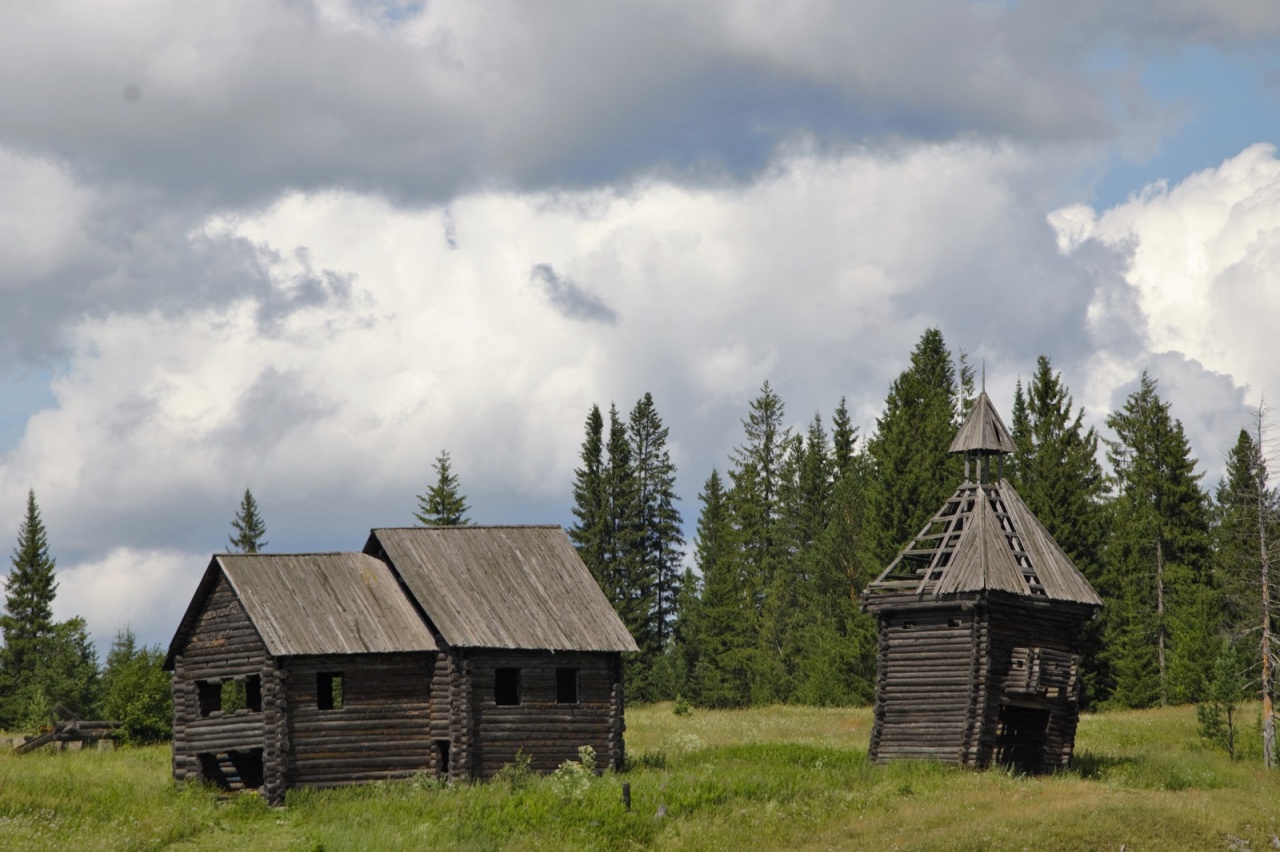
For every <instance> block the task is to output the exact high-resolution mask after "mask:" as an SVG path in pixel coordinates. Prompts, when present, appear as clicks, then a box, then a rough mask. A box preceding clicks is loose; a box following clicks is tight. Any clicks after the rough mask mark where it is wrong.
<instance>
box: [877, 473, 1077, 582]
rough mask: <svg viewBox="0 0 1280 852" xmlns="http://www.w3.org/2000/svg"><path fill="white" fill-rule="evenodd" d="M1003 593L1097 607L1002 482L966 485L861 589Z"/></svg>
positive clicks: (1074, 571)
mask: <svg viewBox="0 0 1280 852" xmlns="http://www.w3.org/2000/svg"><path fill="white" fill-rule="evenodd" d="M997 590H998V591H1003V592H1009V593H1012V594H1015V595H1023V596H1026V597H1032V598H1040V599H1047V600H1060V601H1071V602H1074V603H1080V604H1088V605H1093V606H1101V605H1102V598H1101V597H1099V596H1098V593H1097V592H1096V591H1094V589H1093V587H1092V586H1091V585H1089V581H1088V580H1086V579H1085V577H1084V575H1083V574H1081V573H1080V570H1079V569H1078V568H1076V566H1075V565H1074V564H1073V563H1072V562H1071V559H1070V558H1068V556H1067V554H1066V553H1065V552H1064V551H1063V550H1062V548H1061V547H1059V546H1058V543H1057V542H1056V541H1054V540H1053V537H1052V536H1051V535H1049V532H1048V531H1047V530H1046V529H1045V528H1044V526H1043V525H1042V524H1041V523H1040V521H1039V520H1037V519H1036V517H1035V515H1033V514H1032V513H1031V510H1030V509H1028V508H1027V505H1026V504H1025V503H1024V502H1022V498H1021V497H1020V496H1018V492H1017V491H1015V490H1014V488H1013V486H1012V485H1010V484H1009V483H1008V482H1007V481H1005V480H1000V481H999V482H995V483H986V484H977V483H973V482H966V483H965V484H964V485H962V486H960V488H959V489H958V490H957V491H956V493H955V494H954V495H952V497H951V498H950V499H949V500H947V502H946V503H945V504H944V505H943V507H942V509H941V510H939V512H938V513H937V514H936V515H934V516H933V518H932V519H931V520H930V521H929V523H928V524H927V525H925V528H924V529H923V530H921V531H920V534H919V535H917V536H916V537H915V539H914V540H913V541H912V542H911V544H910V545H908V546H907V547H906V549H904V550H903V551H902V552H901V553H900V554H898V556H897V558H896V559H894V560H893V562H891V563H890V564H889V567H888V568H886V569H885V570H884V572H883V573H882V574H881V575H880V576H879V577H878V578H876V580H875V582H873V583H870V584H869V585H868V586H867V590H866V593H865V597H866V599H867V600H868V601H870V600H873V599H874V598H875V596H876V595H878V594H885V593H896V594H914V595H916V596H917V597H920V598H942V597H943V596H947V595H956V594H962V593H968V592H984V591H997Z"/></svg>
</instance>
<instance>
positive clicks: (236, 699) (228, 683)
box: [219, 680, 245, 716]
mask: <svg viewBox="0 0 1280 852" xmlns="http://www.w3.org/2000/svg"><path fill="white" fill-rule="evenodd" d="M219 692H220V693H221V695H222V712H223V713H225V714H226V715H228V716H230V715H231V714H232V713H234V712H236V711H237V710H243V709H244V708H245V701H244V681H240V680H224V681H223V682H222V686H221V688H220V689H219Z"/></svg>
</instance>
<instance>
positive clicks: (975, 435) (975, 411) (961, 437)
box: [947, 390, 1017, 455]
mask: <svg viewBox="0 0 1280 852" xmlns="http://www.w3.org/2000/svg"><path fill="white" fill-rule="evenodd" d="M1016 449H1017V448H1016V447H1015V446H1014V444H1013V437H1012V436H1010V434H1009V430H1008V429H1006V428H1005V426H1004V421H1003V420H1001V419H1000V415H999V414H998V413H997V412H996V407H995V406H994V405H992V403H991V397H989V396H987V392H986V391H985V390H984V391H982V392H981V393H979V394H978V398H977V399H975V400H974V401H973V408H971V409H969V416H968V417H966V418H965V419H964V423H962V424H961V425H960V430H959V431H958V432H956V436H955V438H954V439H952V441H951V447H950V448H949V449H948V450H947V452H951V453H980V454H987V455H990V454H994V453H1012V452H1015V451H1016Z"/></svg>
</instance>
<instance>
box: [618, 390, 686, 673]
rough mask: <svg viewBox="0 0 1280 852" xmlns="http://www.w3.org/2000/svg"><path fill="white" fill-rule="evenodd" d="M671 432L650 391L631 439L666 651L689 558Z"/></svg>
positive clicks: (644, 567) (643, 567)
mask: <svg viewBox="0 0 1280 852" xmlns="http://www.w3.org/2000/svg"><path fill="white" fill-rule="evenodd" d="M667 434H668V429H667V427H665V426H663V425H662V419H661V418H660V417H659V416H658V412H657V409H656V408H655V406H654V404H653V396H652V395H651V394H648V393H646V394H645V395H644V396H643V397H642V398H641V399H640V400H639V401H638V402H637V403H636V405H635V408H633V409H632V410H631V422H630V432H629V437H630V441H631V463H632V467H633V470H634V473H635V492H636V510H637V513H638V517H637V524H638V527H639V529H638V530H637V534H638V537H639V540H638V542H637V546H638V549H639V551H638V554H637V562H638V563H639V570H640V575H641V577H642V578H645V579H648V578H650V577H651V578H652V582H653V614H652V629H653V632H654V641H655V643H656V644H657V647H658V648H659V649H665V648H666V646H667V644H668V642H669V641H670V639H671V632H672V628H673V622H674V618H675V606H676V598H677V597H678V595H679V592H680V579H681V577H680V573H681V568H680V564H681V561H682V560H683V558H684V551H683V546H684V535H683V534H682V533H681V531H680V524H681V518H680V512H679V510H678V509H676V507H675V501H676V499H677V498H676V494H675V474H676V467H675V465H674V464H673V463H672V462H671V453H670V451H668V449H667ZM666 697H674V696H666Z"/></svg>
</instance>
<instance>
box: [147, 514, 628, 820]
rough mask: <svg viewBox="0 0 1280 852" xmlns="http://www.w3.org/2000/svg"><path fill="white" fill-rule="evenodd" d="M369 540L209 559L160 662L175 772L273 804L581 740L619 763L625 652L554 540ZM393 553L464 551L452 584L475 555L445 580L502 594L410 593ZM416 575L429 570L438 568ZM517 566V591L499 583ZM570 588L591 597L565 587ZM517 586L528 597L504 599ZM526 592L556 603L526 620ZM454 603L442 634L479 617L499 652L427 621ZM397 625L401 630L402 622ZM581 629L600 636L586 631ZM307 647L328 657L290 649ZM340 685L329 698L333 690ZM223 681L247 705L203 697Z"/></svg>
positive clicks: (605, 611)
mask: <svg viewBox="0 0 1280 852" xmlns="http://www.w3.org/2000/svg"><path fill="white" fill-rule="evenodd" d="M375 532H377V533H382V532H385V533H386V535H383V536H382V537H381V538H379V537H378V535H375V536H372V537H371V539H370V543H371V545H376V546H373V547H372V548H371V549H370V552H368V553H365V554H313V555H304V556H263V557H248V556H246V557H239V556H235V557H231V556H219V557H215V558H214V560H213V561H212V563H211V564H210V568H209V570H208V571H207V572H206V574H205V576H204V578H203V579H202V580H201V584H200V586H199V588H198V589H197V592H196V595H195V597H194V598H193V600H192V604H191V606H190V607H188V610H187V613H186V614H185V615H184V617H183V621H182V623H181V625H180V626H179V630H178V632H177V634H176V635H175V639H174V642H173V643H172V645H171V647H170V653H169V657H168V659H167V660H166V664H167V665H168V666H169V667H170V668H171V669H172V671H173V680H172V688H173V706H174V739H173V775H174V777H175V778H176V779H179V780H183V779H204V780H210V781H214V782H216V783H218V784H221V785H222V786H224V787H226V788H228V789H239V788H242V787H244V786H251V785H258V784H260V785H261V786H262V788H263V791H264V793H265V794H266V795H267V797H268V799H269V801H271V802H272V803H275V804H279V803H282V802H283V801H284V797H285V794H286V791H287V790H288V789H289V788H290V787H294V786H300V785H302V786H313V787H327V786H337V785H341V784H347V783H355V782H360V781H370V780H377V779H385V778H399V777H406V776H410V775H413V774H415V773H419V772H430V773H434V774H436V775H437V776H439V777H445V778H450V779H460V780H467V779H472V778H486V777H489V776H491V775H493V774H494V773H495V772H497V771H498V770H499V769H501V768H502V766H503V765H505V764H507V763H510V762H512V761H514V760H516V759H517V756H518V755H519V754H521V753H523V754H525V755H528V757H529V758H530V762H531V766H532V768H533V769H535V770H537V771H550V770H553V769H555V768H556V767H557V766H559V765H560V764H562V763H564V762H565V761H567V760H577V759H578V757H579V748H580V747H582V746H590V747H591V748H592V749H594V750H595V752H596V761H597V766H598V767H599V768H600V769H604V768H610V767H612V768H621V767H622V765H623V762H624V759H625V748H624V742H623V733H624V731H625V729H626V724H625V720H624V716H623V712H624V711H623V694H622V657H621V653H620V651H621V650H623V649H624V648H623V646H626V647H625V649H633V648H634V643H633V642H632V641H631V640H630V637H628V636H626V635H625V629H623V628H621V622H620V621H619V620H618V619H617V616H616V614H615V613H614V612H613V611H612V608H611V607H608V605H607V604H605V605H604V607H603V608H601V607H598V606H596V605H595V604H596V603H598V601H595V597H594V596H595V595H598V594H599V590H598V588H597V587H596V586H595V585H594V581H592V580H591V578H590V575H589V573H587V572H586V571H585V568H584V567H583V566H582V564H581V560H579V559H578V558H577V555H576V553H575V552H574V551H573V549H572V546H571V545H569V544H568V542H567V539H566V538H565V535H564V532H563V531H562V530H559V529H554V531H553V528H496V529H488V530H487V531H486V530H480V531H479V535H478V537H476V533H477V531H476V530H474V529H472V530H468V531H464V532H462V533H460V535H458V536H444V537H443V538H439V537H437V536H435V535H434V534H431V535H430V536H429V538H430V544H429V545H427V546H419V545H420V544H421V542H418V539H419V538H421V537H422V536H421V534H425V533H426V532H427V531H404V530H393V531H375ZM383 539H385V540H386V543H389V544H390V545H392V546H391V547H390V548H389V550H390V551H391V553H388V549H383V548H382V542H383ZM397 542H398V543H399V544H397ZM405 542H408V543H409V546H402V545H405ZM513 547H514V548H515V550H514V551H513V550H512V548H513ZM397 548H399V551H397ZM441 548H443V550H442V549H441ZM401 551H402V552H401ZM397 552H398V553H399V555H398V557H397V558H399V559H401V560H402V561H403V560H407V561H409V562H413V561H414V560H418V561H419V563H421V560H424V559H429V560H436V559H454V560H456V559H458V558H460V555H461V557H463V562H462V563H454V564H453V567H452V568H450V569H449V570H453V569H455V568H456V569H458V570H463V571H464V573H465V569H466V564H465V563H466V560H467V559H473V560H478V562H476V573H475V574H474V576H471V577H470V578H468V577H465V576H463V575H456V576H453V577H452V578H451V579H450V580H448V583H454V584H455V585H456V584H459V583H460V584H461V585H462V586H466V585H467V584H468V583H471V582H474V583H477V584H479V585H484V584H486V583H489V584H492V583H497V586H494V587H492V588H490V591H491V592H492V591H494V589H496V588H503V589H505V590H506V593H507V597H508V598H510V600H508V601H507V603H506V604H505V605H504V606H501V607H498V608H497V609H496V610H494V611H491V612H488V613H487V614H486V613H484V612H483V608H477V606H476V605H477V604H478V603H485V602H488V604H492V603H493V602H492V601H491V600H489V598H488V597H486V594H472V593H473V592H475V589H472V590H471V591H469V592H466V594H471V595H472V597H471V598H469V599H467V598H466V594H463V596H462V597H458V595H459V594H461V593H460V592H459V588H454V587H450V588H449V594H451V595H454V597H452V598H449V599H448V600H444V599H443V598H442V597H436V598H432V599H430V600H423V599H422V598H421V597H415V596H414V594H413V590H412V589H411V586H412V583H407V582H403V579H402V574H401V573H400V572H399V569H397V568H396V567H395V566H394V565H392V564H390V563H388V562H387V561H385V560H389V559H391V558H393V557H396V554H397ZM493 560H499V562H501V560H509V561H510V564H498V563H495V562H493ZM411 567H413V568H414V570H417V571H419V572H420V570H429V571H435V570H437V569H438V568H439V566H438V565H437V564H436V563H435V562H432V563H431V564H429V565H423V564H416V565H414V566H411ZM312 569H314V572H313V574H312V575H308V574H307V572H308V571H310V570H312ZM522 571H523V572H526V576H525V577H524V579H523V580H519V581H518V582H517V581H516V580H513V579H512V578H513V577H514V576H515V575H516V574H519V573H520V572H522ZM512 572H515V574H513V573H512ZM530 572H531V573H530ZM409 573H413V572H412V571H410V572H409ZM384 575H385V576H384ZM388 578H394V579H395V583H396V584H395V585H394V586H392V585H390V584H389V583H388V582H387V579H388ZM311 581H314V585H311V584H310V583H311ZM581 582H585V583H587V584H588V585H589V586H590V588H589V589H584V588H577V587H576V586H575V584H579V583H581ZM448 583H446V586H448ZM521 584H523V586H521ZM566 584H567V585H566ZM519 588H523V589H524V592H522V593H520V594H516V592H517V591H519ZM419 591H421V590H419ZM534 591H537V593H538V594H547V593H554V595H555V596H556V599H555V600H552V599H547V600H544V601H543V603H544V604H545V605H546V609H545V611H543V612H537V613H530V612H527V611H526V610H525V609H523V608H525V607H527V606H529V605H530V602H531V600H532V599H531V598H530V597H529V594H533V592H534ZM565 591H567V592H569V593H567V594H559V593H560V592H565ZM392 592H394V594H392ZM525 592H527V593H529V594H525ZM489 597H491V596H489ZM588 599H590V600H588ZM601 600H603V598H601ZM468 601H469V603H468ZM291 603H296V604H297V606H296V607H291V606H290V604H291ZM460 603H462V604H467V606H462V607H461V610H459V612H458V613H457V614H459V617H461V618H463V620H464V621H465V622H466V623H467V624H468V625H469V626H468V627H467V628H466V629H465V630H464V631H463V632H462V633H457V632H456V631H457V630H458V629H459V628H458V625H457V624H453V625H451V626H450V627H449V629H450V630H453V631H455V638H457V637H459V636H461V637H463V638H466V637H468V636H469V637H470V638H472V639H474V638H475V635H477V634H476V632H475V631H476V630H479V629H480V628H479V627H478V625H479V622H478V621H477V619H484V618H487V619H488V620H489V621H490V622H491V623H492V624H491V627H492V628H493V629H497V630H499V631H506V633H504V635H505V636H506V638H505V639H502V640H501V642H499V645H500V647H496V648H490V647H469V646H467V643H466V642H465V641H461V640H459V641H457V642H451V641H450V638H449V635H447V634H446V633H444V632H442V631H441V629H440V627H439V626H438V624H437V620H438V619H437V618H436V616H437V615H439V613H440V610H439V609H438V608H439V607H440V606H446V607H455V608H456V605H458V604H460ZM451 611H452V610H451ZM388 612H390V613H391V615H387V613H388ZM409 616H411V619H410V618H409ZM406 619H408V620H409V621H411V623H412V625H413V629H411V630H406V629H402V628H405V622H406ZM445 620H446V621H447V618H446V619H445ZM593 625H594V627H600V628H601V630H600V632H599V634H598V635H593V634H592V632H591V631H592V629H594V628H593ZM604 628H607V629H604ZM468 630H469V631H471V632H470V633H467V632H466V631H468ZM618 630H622V634H618V632H617V631H618ZM415 631H417V632H416V633H415ZM539 631H544V632H545V631H552V633H554V632H555V631H559V634H557V635H558V636H559V638H555V639H554V641H553V642H552V643H551V644H549V645H548V646H547V647H523V645H524V644H527V643H528V641H529V640H530V639H531V637H533V638H536V637H538V636H542V638H543V639H546V638H547V637H550V636H551V635H552V634H551V633H546V634H545V635H543V634H540V633H539ZM481 632H483V631H481ZM406 636H407V637H408V638H405V637H406ZM504 642H505V643H506V644H507V645H511V646H512V647H505V646H502V643H504ZM579 646H581V647H579ZM376 648H384V649H385V652H377V651H375V650H374V649H376ZM315 649H326V650H323V652H320V653H301V652H302V651H312V650H315ZM357 651H358V653H357ZM499 668H516V669H519V671H520V678H519V681H520V689H519V703H518V704H516V705H513V706H506V705H499V704H497V701H496V698H497V695H496V692H495V678H496V674H495V673H496V670H497V669H499ZM558 669H574V670H575V671H576V678H575V681H576V686H577V692H576V698H577V700H576V701H573V702H572V703H569V702H564V703H562V702H558V701H557V693H556V689H557V670H558ZM339 677H340V678H341V683H342V690H341V700H340V701H339V700H337V699H333V698H331V694H330V691H329V684H330V683H332V682H336V680H337V678H339ZM228 679H233V680H236V681H239V682H245V683H249V682H254V683H256V688H255V689H254V690H253V694H254V695H258V696H260V704H255V705H254V706H253V707H248V708H243V709H240V710H236V711H234V712H223V711H221V710H219V709H217V708H216V698H215V697H214V696H217V695H220V694H221V692H220V690H221V686H220V684H221V683H222V682H225V681H226V680H228ZM202 684H203V686H202ZM322 690H323V692H322ZM202 695H203V696H204V701H205V706H204V707H203V708H202V707H201V696H202ZM329 704H333V705H334V706H332V707H330V706H328V705H329Z"/></svg>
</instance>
